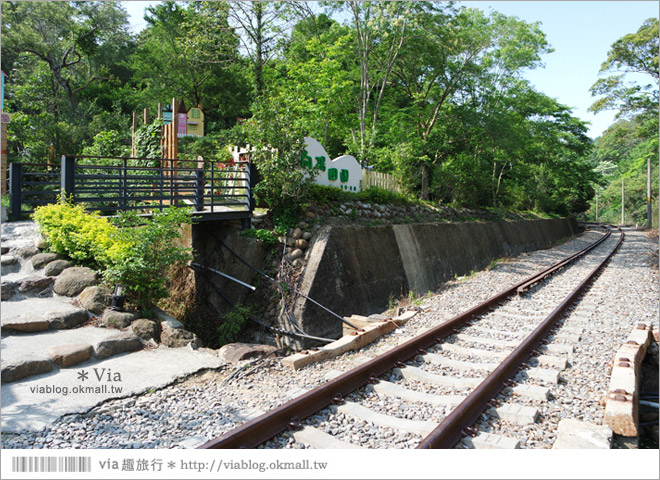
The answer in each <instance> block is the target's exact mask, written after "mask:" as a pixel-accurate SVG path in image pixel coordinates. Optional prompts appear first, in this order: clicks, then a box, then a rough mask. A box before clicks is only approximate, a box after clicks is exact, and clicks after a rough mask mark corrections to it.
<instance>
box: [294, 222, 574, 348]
mask: <svg viewBox="0 0 660 480" xmlns="http://www.w3.org/2000/svg"><path fill="white" fill-rule="evenodd" d="M575 233H577V225H576V223H575V221H574V220H572V219H549V220H544V219H539V220H520V221H511V222H508V221H503V222H489V223H428V224H426V223H419V224H404V225H384V226H371V227H363V226H357V225H353V226H326V227H323V228H322V229H321V230H320V231H319V232H318V233H317V234H316V235H315V237H314V239H313V240H312V243H311V245H310V247H309V248H308V249H307V251H306V252H305V257H304V259H303V260H304V269H303V272H302V279H301V282H300V286H299V289H300V290H301V291H302V293H304V294H306V295H308V296H309V297H311V298H313V299H315V300H316V301H318V302H320V303H321V304H323V305H324V306H326V307H328V308H330V309H331V310H333V311H334V312H336V313H338V314H339V315H342V316H350V315H352V314H360V315H370V314H372V313H379V312H382V311H384V310H386V309H387V307H388V304H389V303H390V302H392V301H393V300H394V299H397V298H400V297H402V296H407V295H408V293H409V292H411V291H412V292H414V293H415V294H417V295H419V294H424V293H427V292H428V291H435V290H436V289H437V288H438V287H439V286H440V284H441V283H442V282H444V281H446V280H449V279H451V278H453V277H455V276H460V275H465V274H469V273H470V272H471V271H473V270H479V269H482V268H484V267H486V266H487V265H488V264H489V263H490V262H491V261H493V260H496V259H498V258H502V257H509V256H513V255H517V254H519V253H521V252H526V251H531V250H536V249H539V248H547V247H550V246H551V245H553V244H554V243H556V242H557V241H558V240H560V239H562V238H567V237H570V236H572V235H573V234H575ZM294 314H295V318H296V320H297V321H298V323H299V325H300V326H301V328H302V329H303V330H304V331H305V332H307V333H308V334H310V335H315V336H319V337H326V338H338V337H340V336H341V334H342V324H341V323H340V322H339V321H338V319H337V318H335V317H332V316H331V315H329V314H328V313H327V312H325V311H323V310H322V309H320V308H319V307H318V306H316V305H314V304H312V303H311V302H309V301H307V300H306V299H305V298H303V297H299V298H298V299H297V300H296V302H295V305H294ZM282 325H283V326H284V327H285V328H287V329H290V330H292V329H293V326H292V325H288V324H287V321H285V320H282ZM286 341H287V344H288V345H289V346H290V347H292V348H295V349H300V348H308V347H309V345H308V344H304V343H303V342H299V341H292V340H291V339H286Z"/></svg>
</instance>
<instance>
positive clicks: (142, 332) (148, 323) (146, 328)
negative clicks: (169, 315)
mask: <svg viewBox="0 0 660 480" xmlns="http://www.w3.org/2000/svg"><path fill="white" fill-rule="evenodd" d="M131 330H133V333H134V334H135V335H137V336H138V337H140V338H142V339H143V340H149V339H151V338H153V339H154V340H158V323H156V322H154V321H153V320H149V319H146V318H140V319H138V320H135V321H134V322H133V323H132V324H131Z"/></svg>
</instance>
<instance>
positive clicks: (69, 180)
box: [61, 155, 76, 201]
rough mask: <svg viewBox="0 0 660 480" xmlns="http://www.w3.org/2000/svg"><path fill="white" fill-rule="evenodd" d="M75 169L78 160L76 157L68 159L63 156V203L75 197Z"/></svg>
mask: <svg viewBox="0 0 660 480" xmlns="http://www.w3.org/2000/svg"><path fill="white" fill-rule="evenodd" d="M75 167H76V159H75V158H74V157H67V156H66V155H62V184H61V193H62V201H64V200H65V199H67V198H69V197H70V198H71V199H72V200H73V198H74V195H75V187H74V185H75V181H74V179H75Z"/></svg>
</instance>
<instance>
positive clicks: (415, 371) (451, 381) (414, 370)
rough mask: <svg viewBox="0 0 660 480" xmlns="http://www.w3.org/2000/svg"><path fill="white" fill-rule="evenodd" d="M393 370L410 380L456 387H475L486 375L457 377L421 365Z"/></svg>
mask: <svg viewBox="0 0 660 480" xmlns="http://www.w3.org/2000/svg"><path fill="white" fill-rule="evenodd" d="M392 371H393V372H394V373H398V374H399V375H402V376H403V378H405V379H406V380H408V381H415V382H421V383H428V384H431V385H444V386H450V387H455V388H474V387H476V386H477V385H479V384H480V383H481V382H482V381H483V380H484V377H475V378H455V377H449V376H447V375H436V374H434V373H429V372H427V371H426V370H423V369H421V368H419V367H403V368H395V369H394V370H392Z"/></svg>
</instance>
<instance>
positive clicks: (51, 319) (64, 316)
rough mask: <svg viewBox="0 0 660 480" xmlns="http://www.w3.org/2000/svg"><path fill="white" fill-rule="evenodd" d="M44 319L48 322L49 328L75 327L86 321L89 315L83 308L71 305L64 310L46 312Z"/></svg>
mask: <svg viewBox="0 0 660 480" xmlns="http://www.w3.org/2000/svg"><path fill="white" fill-rule="evenodd" d="M44 320H46V321H47V322H48V325H50V328H57V329H63V328H75V327H78V326H80V325H83V324H85V323H87V321H88V320H89V315H88V314H87V310H85V309H84V308H76V307H71V308H68V309H66V310H57V311H54V312H48V313H47V314H45V315H44Z"/></svg>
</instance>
